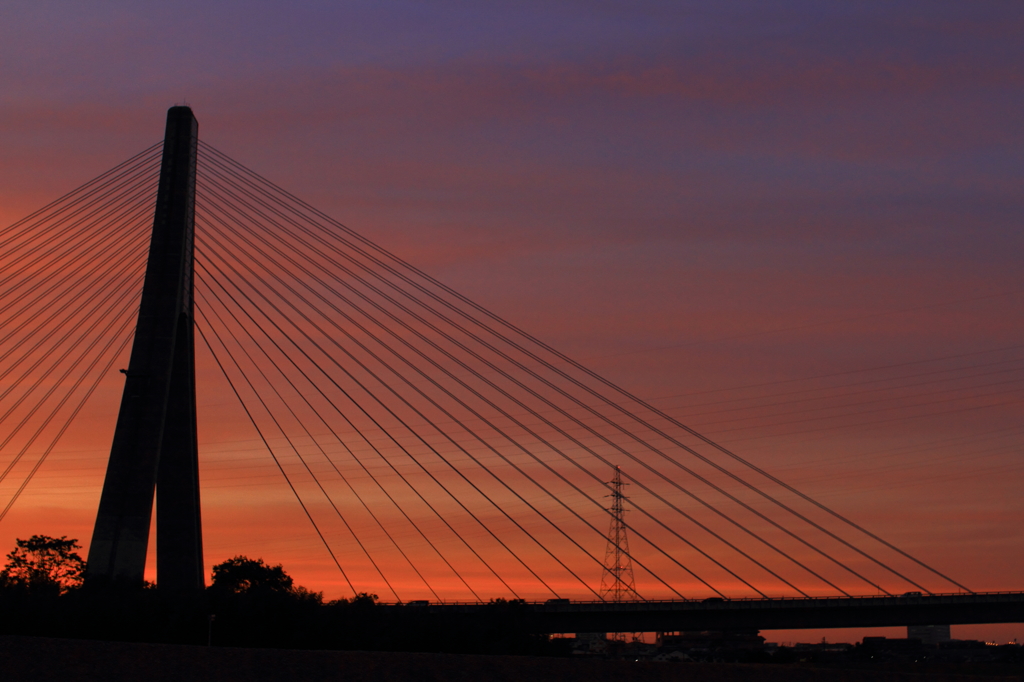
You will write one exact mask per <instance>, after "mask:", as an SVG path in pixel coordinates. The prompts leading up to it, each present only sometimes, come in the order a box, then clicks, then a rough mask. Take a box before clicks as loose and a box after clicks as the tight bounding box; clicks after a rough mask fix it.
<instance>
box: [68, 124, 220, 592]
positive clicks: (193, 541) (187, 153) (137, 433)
mask: <svg viewBox="0 0 1024 682" xmlns="http://www.w3.org/2000/svg"><path fill="white" fill-rule="evenodd" d="M197 149H198V124H197V122H196V119H195V117H194V116H193V115H192V110H191V109H189V108H188V107H172V108H171V109H170V110H169V111H168V112H167V128H166V135H165V138H164V148H163V161H162V165H161V169H160V184H159V187H158V190H157V200H156V214H155V216H154V220H153V235H152V239H151V241H150V247H149V262H148V264H147V267H146V278H145V282H144V284H143V289H142V300H141V303H140V306H139V319H138V324H137V326H136V329H135V339H134V341H133V345H132V352H131V359H130V361H129V364H128V369H127V371H126V375H127V376H126V377H125V385H124V393H123V394H122V397H121V408H120V412H119V413H118V417H117V427H116V429H115V431H114V439H113V444H112V445H111V448H110V460H109V463H108V464H107V474H106V478H105V480H104V482H103V493H102V496H101V497H100V506H99V511H98V512H97V515H96V525H95V528H94V530H93V536H92V544H91V545H90V547H89V560H88V568H87V573H86V584H87V585H94V584H111V585H114V584H119V585H126V586H130V585H142V583H143V575H144V572H145V567H146V550H147V546H148V543H149V529H150V522H151V517H152V512H153V495H154V492H155V493H156V516H157V584H158V585H159V587H160V588H162V589H163V588H170V589H175V590H201V589H202V588H203V587H204V585H205V580H204V568H203V541H202V525H201V518H200V509H199V451H198V444H197V439H196V390H195V354H194V341H193V328H194V327H193V325H194V322H193V301H192V289H193V275H192V267H193V237H194V225H193V223H194V215H195V181H196V157H197Z"/></svg>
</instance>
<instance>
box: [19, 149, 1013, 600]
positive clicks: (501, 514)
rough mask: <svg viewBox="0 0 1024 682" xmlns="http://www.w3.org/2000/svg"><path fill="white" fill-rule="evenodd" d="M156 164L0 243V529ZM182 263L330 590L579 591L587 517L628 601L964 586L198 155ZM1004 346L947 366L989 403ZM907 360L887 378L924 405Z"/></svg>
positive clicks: (207, 155) (150, 193) (83, 191)
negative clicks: (622, 489)
mask: <svg viewBox="0 0 1024 682" xmlns="http://www.w3.org/2000/svg"><path fill="white" fill-rule="evenodd" d="M160 154H161V145H159V144H158V145H154V146H153V147H150V148H149V149H147V150H144V151H143V152H141V153H140V154H138V155H136V156H134V157H132V158H131V159H129V160H128V161H126V162H124V163H122V164H120V165H118V166H117V167H115V168H113V169H111V170H110V171H108V172H107V173H104V174H103V175H101V176H98V177H97V178H95V179H94V180H92V181H90V182H89V183H86V184H85V185H83V186H82V187H80V188H78V189H76V190H74V191H73V192H71V193H69V194H67V195H65V196H64V197H61V198H60V199H58V200H57V201H55V202H53V203H51V204H49V205H47V206H46V207H44V208H43V209H40V210H39V211H37V212H35V213H33V214H32V215H30V216H28V217H26V218H25V219H23V220H21V221H19V222H18V223H15V224H14V225H12V226H11V227H9V228H8V229H7V230H5V231H4V232H3V233H2V234H0V254H2V256H0V264H2V266H3V267H2V268H0V273H2V274H0V291H2V292H3V295H2V296H0V315H3V316H4V319H5V320H6V321H7V324H6V325H5V326H4V328H3V330H2V331H0V495H2V496H3V497H0V505H2V506H0V521H2V520H3V519H4V518H5V517H6V516H7V514H8V512H9V511H10V509H11V508H12V506H13V505H14V504H15V502H16V501H17V500H18V499H19V497H20V496H21V494H22V493H23V491H24V490H25V488H26V487H27V486H28V485H29V483H30V482H31V481H32V479H33V477H34V476H35V475H36V473H37V472H38V471H39V469H40V468H41V467H42V465H43V464H44V462H45V461H46V459H47V457H48V456H49V455H50V454H51V453H52V452H53V450H54V448H55V447H56V446H57V444H58V442H59V441H60V439H61V438H62V437H63V436H64V435H65V434H66V433H67V431H68V429H69V428H70V426H71V425H72V422H73V420H74V419H75V417H76V416H78V415H79V414H80V413H81V411H82V409H83V407H84V406H85V404H86V402H87V401H88V400H89V398H90V396H92V395H93V394H94V392H95V391H96V390H97V389H98V387H100V386H101V384H102V383H103V382H104V380H107V381H111V380H112V379H113V378H115V377H116V376H117V374H116V373H113V372H112V368H113V367H114V364H115V363H116V362H117V361H118V359H119V358H123V357H124V353H125V350H126V348H127V345H128V343H129V342H130V340H131V338H132V327H133V322H134V318H135V315H136V312H137V309H138V300H139V296H140V292H141V283H142V278H143V274H144V267H145V255H144V254H145V252H146V250H147V247H148V242H149V227H150V226H151V225H152V215H153V204H154V199H155V194H156V186H157V176H158V172H159V163H160ZM196 258H197V260H196V266H195V281H196V312H197V320H196V324H197V329H198V332H199V333H198V339H199V340H200V346H199V348H198V349H197V351H198V352H201V353H209V355H210V358H211V360H212V364H214V365H215V366H216V367H217V368H218V371H219V372H220V373H221V375H222V377H223V380H224V381H225V383H226V384H227V387H228V388H229V390H230V393H231V394H232V395H233V396H234V397H235V398H236V399H237V400H238V402H239V404H240V405H241V407H242V409H243V411H244V413H245V418H246V419H247V420H248V423H249V424H250V426H251V427H252V429H253V432H254V436H255V441H256V442H257V443H258V444H259V445H260V447H261V448H262V449H263V450H265V451H266V452H267V453H269V455H270V458H271V460H272V462H273V467H274V468H275V469H276V471H277V472H278V475H280V476H282V477H283V479H284V482H285V484H286V486H287V489H288V493H289V494H290V495H291V496H292V497H294V499H295V500H296V502H297V503H298V504H299V506H300V507H301V509H302V511H303V514H304V516H305V517H306V518H307V520H308V521H309V523H310V525H311V526H312V528H313V535H314V536H315V537H316V541H317V542H319V543H320V544H321V545H322V546H323V547H324V549H325V550H326V552H327V553H328V554H329V555H330V557H331V559H332V561H333V563H334V565H335V566H336V568H337V569H338V571H339V573H340V574H341V576H342V579H343V581H344V582H345V584H346V585H347V587H348V588H349V590H350V591H351V592H352V593H358V592H362V591H370V592H379V593H380V592H382V593H383V594H384V595H386V598H394V599H395V600H396V601H402V600H408V599H415V598H424V597H427V598H432V599H435V600H441V599H472V600H485V599H488V598H492V597H499V596H500V597H512V598H519V597H525V598H547V597H573V598H583V599H601V598H602V596H601V593H600V592H599V589H600V588H599V586H600V580H601V575H602V573H603V572H604V570H605V567H606V566H605V561H604V557H605V553H606V548H607V547H606V546H607V545H608V541H609V538H608V535H606V532H605V530H606V529H607V528H608V527H609V522H610V521H611V522H612V523H613V524H617V525H615V527H616V528H617V529H618V530H619V534H618V535H616V537H621V538H622V539H621V540H614V539H613V542H612V544H613V547H610V548H607V549H608V550H609V551H612V550H614V552H615V553H616V554H617V555H620V556H622V557H624V559H623V561H626V560H628V563H629V564H630V565H632V566H633V567H634V570H635V577H636V579H635V587H634V588H631V589H632V594H633V595H634V596H635V597H636V598H638V599H644V598H651V599H655V598H665V597H670V598H700V597H703V596H709V595H717V596H721V597H727V596H728V597H735V596H761V597H764V596H780V595H781V596H785V595H789V596H817V595H826V594H840V595H850V594H856V593H863V592H865V591H868V592H872V593H875V592H877V593H885V594H893V593H899V592H902V591H904V590H907V589H912V590H918V591H923V592H931V591H939V590H945V589H948V588H949V586H950V585H952V586H954V587H955V588H957V589H960V590H966V589H967V588H965V587H964V586H963V585H961V584H960V583H958V582H955V581H953V580H952V579H950V578H948V577H947V576H945V575H943V574H942V573H940V572H938V571H937V570H935V569H934V568H932V567H931V566H929V565H927V564H926V563H924V562H923V561H921V560H919V559H917V558H915V557H913V556H911V555H910V554H908V553H907V552H905V551H903V550H902V549H900V548H898V547H896V546H895V545H893V544H892V543H890V542H888V541H886V540H885V539H883V538H882V537H880V536H879V535H877V534H875V533H873V532H871V531H869V530H868V529H866V528H865V527H863V526H861V525H859V524H857V523H855V522H854V521H852V520H851V519H849V518H847V517H846V516H844V515H843V514H841V513H839V512H838V511H836V510H833V509H830V508H828V507H827V506H825V505H824V504H822V503H820V502H819V501H817V500H815V499H813V498H811V497H810V496H808V495H806V494H805V493H803V492H801V491H799V490H797V489H796V488H794V487H793V486H791V485H789V484H787V483H786V482H785V481H783V480H782V479H780V478H779V477H777V476H775V475H773V474H771V473H769V472H768V471H766V470H764V469H762V468H760V467H758V466H756V465H754V464H753V463H752V462H750V461H747V460H746V459H744V458H743V457H741V456H740V455H739V454H737V453H736V452H733V451H732V450H730V449H728V448H726V447H724V446H722V445H721V444H719V443H717V442H715V441H713V440H711V439H709V438H707V437H705V436H704V435H702V434H701V433H700V432H698V431H697V430H696V429H695V428H692V427H691V426H688V425H687V424H684V423H683V422H681V421H680V420H678V419H676V418H675V417H673V416H672V415H671V414H670V413H669V412H668V411H666V410H662V409H659V408H657V407H655V406H654V405H653V404H652V403H651V402H650V401H644V400H642V399H640V398H638V397H637V396H634V395H632V394H630V393H629V392H627V391H625V390H624V389H622V388H620V387H618V386H616V385H614V384H612V383H611V382H609V381H607V380H606V379H604V378H603V377H601V376H599V375H598V374H596V373H594V372H593V371H591V370H589V369H588V368H586V367H584V366H583V365H581V364H580V363H578V362H576V361H574V360H573V359H572V358H569V357H567V356H566V355H564V354H562V353H560V352H558V351H556V350H555V349H553V348H551V347H550V346H548V345H546V344H545V343H543V342H542V341H540V340H539V339H537V338H535V337H533V336H531V335H530V334H528V333H526V332H525V331H523V330H522V329H520V328H518V327H516V326H515V325H513V324H511V323H510V322H508V321H506V320H504V319H502V318H500V317H499V316H497V315H495V314H493V313H491V312H490V311H488V310H486V309H484V308H483V307H481V306H479V305H477V304H476V303H474V302H472V301H471V300H469V299H468V298H466V297H464V296H462V295H461V294H459V293H458V292H456V291H454V290H452V289H451V288H449V287H447V286H445V285H444V284H442V283H440V282H438V281H437V280H435V279H433V278H431V277H430V276H429V275H427V274H425V273H424V272H422V271H420V270H418V269H417V268H415V267H414V266H412V265H411V264H409V263H407V262H405V261H404V260H402V259H400V258H398V257H397V256H395V255H394V254H392V253H390V252H388V251H386V250H385V249H383V248H381V247H380V246H378V245H376V244H374V243H373V242H371V241H370V240H368V239H366V238H365V237H362V236H361V235H359V234H357V233H356V232H354V231H352V230H350V229H349V228H347V227H345V226H344V225H342V224H341V223H338V222H337V221H335V220H333V219H331V218H330V217H328V216H327V215H325V214H323V213H322V212H320V211H318V210H316V209H315V208H313V207H312V206H310V205H308V204H306V203H304V202H302V201H301V200H299V199H298V198H296V197H295V196H293V195H292V194H290V193H288V192H286V191H285V190H283V189H281V188H280V187H277V186H276V185H274V184H273V183H271V182H269V181H268V180H266V179H265V178H263V177H262V176H260V175H258V174H256V173H255V172H253V171H251V170H249V169H247V168H246V167H244V166H243V165H241V164H239V163H238V162H236V161H234V160H232V159H231V158H229V157H228V156H226V155H225V154H223V153H222V152H219V151H218V150H216V149H214V148H212V147H210V146H209V145H206V144H204V143H200V166H199V173H198V185H197V199H196ZM1008 350H1010V351H1014V353H1013V357H1012V358H1010V359H1007V360H995V361H989V362H986V363H980V364H979V363H976V364H974V365H972V366H970V367H968V368H967V369H968V370H969V373H961V374H959V375H957V376H963V377H968V378H972V379H973V378H977V379H980V380H982V381H984V382H986V383H983V384H981V385H979V386H977V388H978V389H979V390H989V389H992V390H991V391H990V393H991V396H995V398H993V399H1002V396H1004V395H1005V394H1006V392H1007V390H1009V391H1011V392H1012V391H1014V390H1016V386H1015V384H1014V382H1015V381H1016V376H1015V375H1013V374H1012V372H1017V371H1019V370H1020V368H1019V367H1018V366H1017V363H1019V358H1018V357H1017V355H1016V350H1017V349H1016V348H1013V349H1008ZM922 369H924V371H917V370H916V369H911V370H910V371H909V372H905V373H904V376H902V377H901V378H900V380H899V383H898V385H897V387H898V388H899V389H900V390H901V391H903V392H904V393H905V394H908V395H909V398H910V399H912V400H916V401H917V402H915V403H912V405H914V406H924V407H929V406H932V405H935V406H940V407H939V408H938V409H944V406H945V405H946V404H947V403H948V402H949V401H950V400H951V398H950V397H949V396H947V395H946V393H947V392H948V393H951V391H946V390H945V389H942V386H944V385H945V384H944V383H943V382H945V381H947V377H946V375H944V374H943V373H942V370H934V369H928V368H922ZM1008 372H1009V374H1008ZM204 381H208V379H207V378H204V377H201V378H200V391H203V387H204V384H203V382H204ZM887 386H888V387H890V388H891V385H890V384H885V383H884V381H883V380H880V379H871V380H863V381H855V382H852V383H848V384H847V385H846V388H847V389H848V390H847V391H846V393H845V394H844V400H843V402H842V405H841V407H842V409H843V410H845V413H846V414H848V415H853V416H855V417H861V416H863V417H864V418H866V419H872V418H874V416H873V415H876V414H877V413H878V412H881V411H882V409H883V406H884V397H882V396H880V395H878V394H877V392H878V391H879V390H881V389H883V388H886V387H887ZM1007 386H1009V389H1007V388H1006V387H1007ZM849 389H853V390H849ZM915 391H916V392H917V393H915ZM951 394H952V393H951ZM979 395H981V396H982V397H988V396H989V394H988V393H984V394H979ZM925 396H927V398H926V397H925ZM682 397H684V398H685V397H686V396H682ZM704 400H705V401H704V402H703V403H698V404H695V403H693V402H692V401H690V405H689V407H690V410H689V412H690V413H691V414H692V415H693V417H695V418H710V419H712V420H714V421H710V422H709V421H705V422H704V423H705V424H715V425H717V426H719V427H721V426H725V427H726V428H725V429H722V428H719V432H724V431H728V429H729V428H733V429H736V430H743V429H749V428H751V427H750V426H746V425H745V424H744V421H743V419H742V410H743V409H744V405H745V404H746V403H744V402H743V400H744V399H735V398H733V399H726V400H714V399H711V400H708V399H704ZM736 403H739V404H736ZM693 408H697V411H694V409H693ZM765 409H766V410H767V413H768V416H769V417H770V419H771V420H772V423H773V424H776V425H779V426H780V427H782V428H789V427H790V426H791V425H797V428H798V429H799V428H802V427H801V426H798V425H800V424H803V423H804V422H809V421H812V420H814V419H819V418H824V417H827V416H828V414H829V409H830V408H829V407H828V406H827V405H824V404H821V403H820V401H818V395H817V394H815V393H814V392H813V391H810V390H809V389H797V390H790V389H789V388H786V389H784V390H782V391H781V392H777V393H776V394H774V395H773V396H772V397H771V401H770V402H769V403H765ZM737 412H739V413H740V414H739V415H737V414H735V413H737ZM811 415H814V416H811ZM822 415H824V417H822ZM201 418H202V416H201ZM113 419H114V415H111V421H113ZM734 424H736V425H735V426H733V425H734ZM993 435H997V436H998V435H1000V434H999V433H996V434H993ZM613 472H614V473H615V475H616V477H615V479H614V480H616V481H619V483H620V486H621V485H624V484H628V485H630V490H631V494H630V496H629V499H628V508H629V515H628V523H627V522H626V521H625V518H626V517H625V515H624V514H623V511H624V510H623V509H622V508H621V504H622V502H624V501H625V498H622V500H620V508H618V509H614V510H609V509H608V504H607V499H608V496H609V495H610V494H612V495H614V493H615V491H614V490H612V489H611V488H610V487H609V485H610V484H609V483H608V481H609V476H610V475H611V474H612V473H613ZM610 513H612V514H617V516H616V517H615V518H612V517H611V516H610ZM623 531H624V532H625V533H628V535H629V536H630V541H629V542H628V543H627V542H626V541H625V537H626V535H625V534H624V533H623ZM618 563H619V562H618V561H617V563H616V565H618Z"/></svg>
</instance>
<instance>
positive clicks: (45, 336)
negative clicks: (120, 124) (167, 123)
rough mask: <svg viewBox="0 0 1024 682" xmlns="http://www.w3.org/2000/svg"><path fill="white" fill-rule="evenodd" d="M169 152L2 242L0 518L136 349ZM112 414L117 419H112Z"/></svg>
mask: <svg viewBox="0 0 1024 682" xmlns="http://www.w3.org/2000/svg"><path fill="white" fill-rule="evenodd" d="M160 153H161V145H160V144H156V145H153V146H152V147H150V148H148V149H146V150H144V151H142V152H140V153H139V154H136V155H135V156H133V157H131V158H130V159H128V160H127V161H125V162H124V163H121V164H119V165H117V166H115V167H114V168H112V169H111V170H109V171H107V172H106V173H103V174H101V175H99V176H97V177H96V178H94V179H92V180H90V181H89V182H87V183H86V184H84V185H82V186H81V187H79V188H77V189H75V190H73V191H72V192H69V193H68V194H66V195H64V196H62V197H61V198H59V199H57V200H56V201H54V202H52V203H50V204H48V205H47V206H45V207H43V208H42V209H40V210H38V211H36V212H34V213H32V214H31V215H29V216H27V217H25V218H23V219H22V220H20V221H18V222H17V223H15V224H13V225H11V226H10V227H8V228H7V229H6V230H4V231H3V233H2V235H0V272H2V273H3V274H2V276H0V292H2V294H0V316H2V317H3V319H4V320H5V321H6V324H5V325H4V327H3V329H2V331H0V505H3V506H2V507H0V521H3V519H4V518H5V517H6V516H7V514H8V512H10V510H11V508H12V507H13V506H14V504H15V503H16V502H17V500H18V499H19V497H20V496H21V494H22V493H23V492H24V491H25V488H26V487H27V486H28V485H29V483H30V482H31V481H32V479H33V477H34V476H35V475H36V473H37V472H38V471H39V469H40V468H41V467H42V465H43V464H44V462H45V461H46V460H47V458H48V457H49V455H50V454H51V453H52V452H53V450H54V448H55V447H56V446H57V444H58V442H59V441H60V439H61V438H62V437H63V436H64V435H65V434H66V433H67V431H68V429H69V428H70V426H71V424H72V422H73V421H74V419H75V417H76V416H78V415H79V413H80V412H81V411H82V408H83V407H84V406H85V404H86V403H87V401H88V400H89V398H90V397H91V396H92V395H93V393H95V391H96V390H97V388H98V387H99V386H100V385H101V383H103V381H104V380H107V381H111V380H113V379H114V377H116V376H117V374H116V373H112V371H111V370H112V367H113V366H114V363H115V362H116V361H117V360H118V359H119V358H121V357H122V355H123V353H124V351H125V349H126V348H127V346H128V343H129V342H130V341H131V338H132V332H133V328H134V323H135V315H136V311H137V310H138V299H139V295H140V293H141V288H142V278H143V275H144V271H145V264H146V258H145V253H146V250H147V248H148V245H149V229H148V228H149V227H150V226H151V225H152V220H153V205H154V201H155V198H156V182H157V176H158V173H159V165H160ZM112 418H113V417H112Z"/></svg>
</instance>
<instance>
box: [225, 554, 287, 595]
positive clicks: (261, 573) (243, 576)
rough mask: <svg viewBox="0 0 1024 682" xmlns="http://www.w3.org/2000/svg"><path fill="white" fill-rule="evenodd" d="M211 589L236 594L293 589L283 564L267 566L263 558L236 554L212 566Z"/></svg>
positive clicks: (280, 591)
mask: <svg viewBox="0 0 1024 682" xmlns="http://www.w3.org/2000/svg"><path fill="white" fill-rule="evenodd" d="M212 587H213V589H216V590H223V591H225V592H234V593H236V594H247V593H260V592H279V593H291V592H293V591H294V582H293V581H292V578H291V576H289V575H288V574H287V573H285V572H284V566H282V565H281V564H278V565H277V566H268V565H267V564H265V563H263V559H250V558H249V557H247V556H242V555H238V556H236V557H234V558H232V559H228V560H227V561H224V562H222V563H219V564H217V565H216V566H214V567H213V585H212Z"/></svg>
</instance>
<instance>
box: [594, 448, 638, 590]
mask: <svg viewBox="0 0 1024 682" xmlns="http://www.w3.org/2000/svg"><path fill="white" fill-rule="evenodd" d="M608 484H609V485H610V486H611V489H612V492H611V494H610V495H608V496H607V497H610V498H612V504H611V506H610V507H609V508H608V514H609V515H610V516H611V523H610V525H609V527H608V545H607V547H606V548H605V551H604V571H603V573H602V574H601V599H603V600H604V601H612V602H621V601H623V600H626V599H633V598H637V597H638V596H639V595H637V593H636V584H635V583H634V581H633V560H632V559H630V557H629V538H628V537H627V536H626V522H625V515H626V510H625V507H624V506H623V502H624V501H625V500H627V499H629V498H627V497H626V496H625V495H623V494H622V487H623V486H624V485H627V484H626V483H623V482H622V471H621V470H620V469H619V467H618V466H616V467H615V477H614V478H613V479H612V480H611V481H609V482H608Z"/></svg>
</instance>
